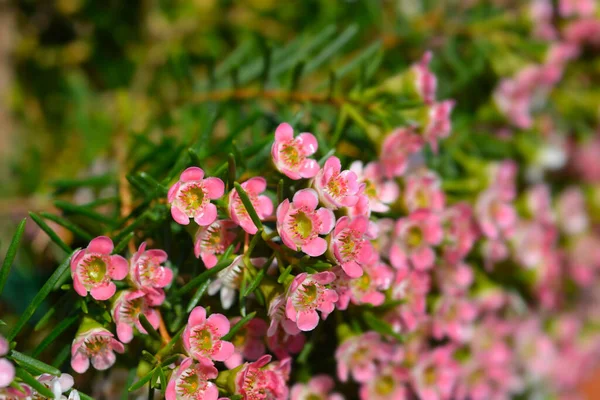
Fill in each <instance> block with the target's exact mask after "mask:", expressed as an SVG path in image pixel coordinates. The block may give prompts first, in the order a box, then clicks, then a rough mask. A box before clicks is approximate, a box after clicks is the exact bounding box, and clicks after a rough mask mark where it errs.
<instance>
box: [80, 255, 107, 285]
mask: <svg viewBox="0 0 600 400" xmlns="http://www.w3.org/2000/svg"><path fill="white" fill-rule="evenodd" d="M84 265H85V267H84V274H83V275H84V281H85V283H87V284H98V283H100V282H102V281H103V280H104V277H105V276H106V271H107V269H108V267H107V265H106V261H105V260H104V258H103V257H102V256H100V255H93V256H91V257H89V258H88V259H87V260H85V261H84Z"/></svg>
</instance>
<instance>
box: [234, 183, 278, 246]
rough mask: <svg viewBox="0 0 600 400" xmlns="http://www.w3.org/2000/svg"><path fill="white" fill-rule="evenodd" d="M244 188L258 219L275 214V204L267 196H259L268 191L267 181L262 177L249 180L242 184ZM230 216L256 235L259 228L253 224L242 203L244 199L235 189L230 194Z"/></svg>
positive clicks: (244, 228)
mask: <svg viewBox="0 0 600 400" xmlns="http://www.w3.org/2000/svg"><path fill="white" fill-rule="evenodd" d="M241 186H242V188H243V189H244V191H245V192H246V194H248V197H249V198H250V202H251V203H252V206H253V207H254V209H255V210H256V213H257V214H258V217H259V218H260V219H261V220H262V219H264V218H266V217H268V216H269V215H271V214H272V213H273V202H272V201H271V199H269V198H268V197H267V196H259V195H260V193H262V192H264V191H265V190H266V189H267V181H266V180H265V178H262V177H254V178H250V179H248V180H247V181H246V182H244V183H242V184H241ZM229 215H231V219H232V220H233V222H235V223H236V224H238V225H239V226H241V227H242V229H243V230H245V231H246V232H248V233H249V234H251V235H254V234H255V233H256V232H257V231H258V228H257V227H256V225H254V222H252V218H250V214H248V211H247V210H246V207H245V206H244V204H243V203H242V199H241V198H240V195H239V194H238V192H237V190H235V189H233V190H232V191H231V192H230V193H229Z"/></svg>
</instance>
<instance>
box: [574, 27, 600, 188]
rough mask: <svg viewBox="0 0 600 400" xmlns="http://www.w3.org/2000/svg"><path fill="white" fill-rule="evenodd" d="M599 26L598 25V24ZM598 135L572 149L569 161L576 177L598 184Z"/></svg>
mask: <svg viewBox="0 0 600 400" xmlns="http://www.w3.org/2000/svg"><path fill="white" fill-rule="evenodd" d="M599 25H600V23H599ZM598 154H600V135H599V134H596V135H594V136H592V137H591V138H590V139H588V140H585V141H582V142H581V143H578V144H577V145H576V146H575V148H574V149H573V154H572V155H571V159H572V160H573V167H574V168H575V170H576V171H577V173H578V175H577V176H578V177H580V179H582V180H583V181H585V182H590V183H592V184H593V183H598V182H600V163H599V162H598Z"/></svg>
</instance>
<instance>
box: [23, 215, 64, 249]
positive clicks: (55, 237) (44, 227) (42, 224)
mask: <svg viewBox="0 0 600 400" xmlns="http://www.w3.org/2000/svg"><path fill="white" fill-rule="evenodd" d="M29 216H30V217H31V219H32V220H33V221H34V222H35V223H36V224H37V225H38V226H39V227H40V228H41V229H42V230H43V231H44V232H46V234H47V235H48V236H49V237H50V239H52V241H53V242H54V243H56V244H57V245H58V247H60V248H61V249H63V250H64V251H65V253H67V254H70V253H71V252H72V251H73V249H71V248H70V247H69V245H67V244H66V243H65V242H63V241H62V239H61V238H60V237H59V236H58V235H57V234H56V232H54V231H53V230H52V228H50V227H49V226H48V225H47V224H46V223H45V222H44V220H43V219H42V217H40V216H39V215H37V214H36V213H33V212H30V213H29Z"/></svg>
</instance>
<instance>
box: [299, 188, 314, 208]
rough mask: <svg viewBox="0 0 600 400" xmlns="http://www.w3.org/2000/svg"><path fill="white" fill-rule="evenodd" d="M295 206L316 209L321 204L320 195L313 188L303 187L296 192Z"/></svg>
mask: <svg viewBox="0 0 600 400" xmlns="http://www.w3.org/2000/svg"><path fill="white" fill-rule="evenodd" d="M293 203H294V207H296V208H301V207H306V208H308V209H309V210H314V209H315V208H317V205H318V204H319V196H318V195H317V192H315V191H314V190H313V189H302V190H299V191H297V192H296V194H294V198H293Z"/></svg>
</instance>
